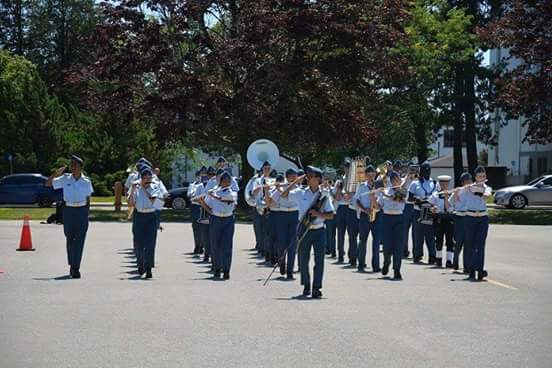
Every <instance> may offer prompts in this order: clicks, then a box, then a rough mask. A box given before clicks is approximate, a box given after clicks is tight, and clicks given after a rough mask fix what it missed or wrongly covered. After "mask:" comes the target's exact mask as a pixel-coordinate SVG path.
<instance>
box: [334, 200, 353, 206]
mask: <svg viewBox="0 0 552 368" xmlns="http://www.w3.org/2000/svg"><path fill="white" fill-rule="evenodd" d="M349 204H350V203H349V202H339V201H337V205H338V206H349Z"/></svg>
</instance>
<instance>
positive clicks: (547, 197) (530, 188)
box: [494, 175, 552, 209]
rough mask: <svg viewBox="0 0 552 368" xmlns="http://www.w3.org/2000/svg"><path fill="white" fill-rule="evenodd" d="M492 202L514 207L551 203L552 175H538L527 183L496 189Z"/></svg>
mask: <svg viewBox="0 0 552 368" xmlns="http://www.w3.org/2000/svg"><path fill="white" fill-rule="evenodd" d="M494 203H495V204H497V205H502V206H506V207H508V208H515V209H521V208H524V207H525V206H534V205H535V206H536V205H552V175H544V176H541V177H538V178H536V179H535V180H533V181H531V182H529V183H528V184H527V185H518V186H514V187H506V188H502V189H500V190H497V191H496V192H495V196H494Z"/></svg>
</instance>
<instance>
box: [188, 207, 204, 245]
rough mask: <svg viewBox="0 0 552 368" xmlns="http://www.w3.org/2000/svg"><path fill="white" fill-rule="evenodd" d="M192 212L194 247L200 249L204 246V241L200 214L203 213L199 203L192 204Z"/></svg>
mask: <svg viewBox="0 0 552 368" xmlns="http://www.w3.org/2000/svg"><path fill="white" fill-rule="evenodd" d="M190 212H191V215H192V232H193V233H194V248H195V249H200V248H203V243H202V242H201V232H200V229H199V226H200V225H199V222H197V220H199V216H200V215H201V206H200V205H198V204H193V203H192V205H191V206H190Z"/></svg>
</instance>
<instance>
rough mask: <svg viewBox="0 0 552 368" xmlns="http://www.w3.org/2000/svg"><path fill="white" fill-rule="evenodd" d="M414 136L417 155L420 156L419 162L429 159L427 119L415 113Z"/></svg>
mask: <svg viewBox="0 0 552 368" xmlns="http://www.w3.org/2000/svg"><path fill="white" fill-rule="evenodd" d="M413 119H414V137H415V139H416V147H417V148H416V155H417V156H418V163H419V164H421V163H422V162H424V161H426V160H427V156H428V154H427V134H426V133H427V126H426V123H425V120H424V119H423V118H421V117H420V116H419V115H417V114H414V118H413Z"/></svg>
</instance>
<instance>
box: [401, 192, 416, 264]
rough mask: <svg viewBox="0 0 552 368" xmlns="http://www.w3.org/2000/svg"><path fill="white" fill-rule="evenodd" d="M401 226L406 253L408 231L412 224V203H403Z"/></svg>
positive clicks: (405, 251)
mask: <svg viewBox="0 0 552 368" xmlns="http://www.w3.org/2000/svg"><path fill="white" fill-rule="evenodd" d="M403 218H404V221H403V227H404V235H403V236H404V237H403V239H404V254H405V255H407V253H408V232H409V231H410V227H411V226H412V221H413V219H414V205H413V204H412V203H406V204H405V205H404V211H403ZM412 247H414V231H412Z"/></svg>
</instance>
